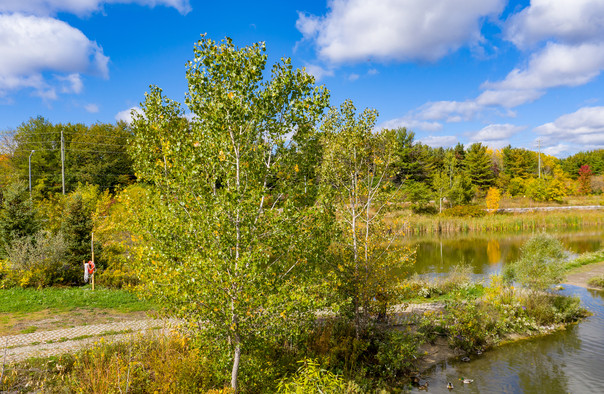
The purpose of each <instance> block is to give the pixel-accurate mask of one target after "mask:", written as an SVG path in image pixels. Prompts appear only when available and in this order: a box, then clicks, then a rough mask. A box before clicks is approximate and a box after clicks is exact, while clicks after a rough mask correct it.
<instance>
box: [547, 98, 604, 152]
mask: <svg viewBox="0 0 604 394" xmlns="http://www.w3.org/2000/svg"><path fill="white" fill-rule="evenodd" d="M535 131H536V132H537V133H538V134H541V135H542V136H543V137H544V138H543V139H542V140H544V142H545V144H546V145H547V144H550V145H551V146H554V145H556V144H560V143H575V144H581V145H590V146H602V145H604V107H583V108H581V109H579V110H577V111H575V112H573V113H570V114H566V115H562V116H560V117H559V118H558V119H556V120H555V121H553V122H550V123H546V124H543V125H541V126H539V127H537V128H535Z"/></svg>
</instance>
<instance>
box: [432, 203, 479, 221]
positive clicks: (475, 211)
mask: <svg viewBox="0 0 604 394" xmlns="http://www.w3.org/2000/svg"><path fill="white" fill-rule="evenodd" d="M442 214H443V216H449V217H473V218H477V217H482V216H484V215H486V212H485V211H484V209H482V208H480V207H479V206H477V205H457V206H455V207H453V208H449V209H445V210H444V211H443V213H442Z"/></svg>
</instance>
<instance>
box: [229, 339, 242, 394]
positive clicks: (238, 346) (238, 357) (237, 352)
mask: <svg viewBox="0 0 604 394" xmlns="http://www.w3.org/2000/svg"><path fill="white" fill-rule="evenodd" d="M240 360H241V344H240V343H239V337H238V336H235V357H234V358H233V369H232V371H231V388H232V389H233V391H234V392H235V393H236V392H237V375H238V374H239V361H240Z"/></svg>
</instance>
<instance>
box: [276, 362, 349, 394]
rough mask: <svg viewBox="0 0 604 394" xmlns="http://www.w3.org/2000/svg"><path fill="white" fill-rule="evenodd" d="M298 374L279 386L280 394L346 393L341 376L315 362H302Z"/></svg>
mask: <svg viewBox="0 0 604 394" xmlns="http://www.w3.org/2000/svg"><path fill="white" fill-rule="evenodd" d="M300 363H301V364H302V365H301V366H300V368H299V369H298V371H297V372H296V374H295V375H294V376H292V377H290V378H286V379H282V380H281V381H280V382H279V384H278V386H277V387H278V391H277V392H279V393H286V394H290V393H296V394H302V393H334V394H336V393H345V392H347V390H346V382H344V380H343V379H342V377H341V376H339V375H335V374H333V373H332V372H330V371H328V370H326V369H323V368H321V366H320V365H319V363H318V362H317V361H315V360H309V359H306V360H302V361H300Z"/></svg>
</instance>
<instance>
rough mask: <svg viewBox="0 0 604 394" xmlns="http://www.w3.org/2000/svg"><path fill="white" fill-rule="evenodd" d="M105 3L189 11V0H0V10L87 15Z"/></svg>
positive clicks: (182, 11) (33, 13)
mask: <svg viewBox="0 0 604 394" xmlns="http://www.w3.org/2000/svg"><path fill="white" fill-rule="evenodd" d="M105 4H138V5H143V6H149V7H155V6H160V5H163V6H166V7H173V8H176V10H178V12H180V13H181V14H187V13H188V12H189V11H191V5H190V3H189V0H2V2H0V12H20V13H26V14H31V15H38V16H49V15H55V14H57V13H58V12H67V13H70V14H75V15H80V16H83V15H89V14H91V13H93V12H96V11H101V10H102V8H103V5H105Z"/></svg>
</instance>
